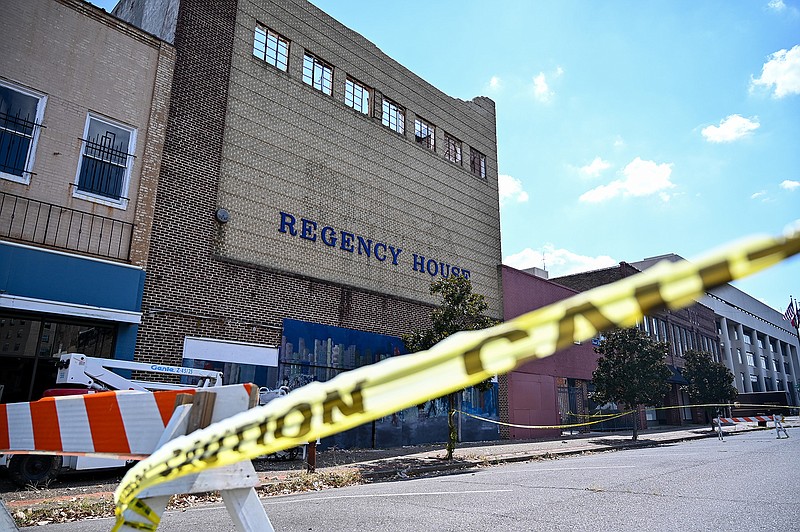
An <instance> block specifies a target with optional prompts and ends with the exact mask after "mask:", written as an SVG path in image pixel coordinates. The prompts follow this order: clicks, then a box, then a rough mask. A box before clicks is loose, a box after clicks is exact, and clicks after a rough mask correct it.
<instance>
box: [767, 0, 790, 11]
mask: <svg viewBox="0 0 800 532" xmlns="http://www.w3.org/2000/svg"><path fill="white" fill-rule="evenodd" d="M767 7H768V8H770V9H772V10H773V11H783V10H784V9H786V4H784V3H783V0H770V2H769V3H768V4H767Z"/></svg>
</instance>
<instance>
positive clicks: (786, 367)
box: [736, 348, 792, 375]
mask: <svg viewBox="0 0 800 532" xmlns="http://www.w3.org/2000/svg"><path fill="white" fill-rule="evenodd" d="M736 356H737V358H738V359H739V364H744V359H743V358H742V350H741V349H738V348H737V349H736ZM745 357H746V359H747V365H748V366H751V367H756V359H755V355H753V353H751V352H749V351H747V352H745ZM760 358H761V366H760V367H761V368H763V369H765V370H769V369H772V371H774V372H776V373H777V372H779V371H780V369H779V368H780V367H781V362H778V361H777V360H775V359H774V358H773V359H769V358H767V357H766V356H765V355H761V357H760ZM770 360H772V368H770V364H769V361H770ZM783 372H784V373H786V374H787V375H791V374H792V368H791V365H790V364H789V363H788V362H783Z"/></svg>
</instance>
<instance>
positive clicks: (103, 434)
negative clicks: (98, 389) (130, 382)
mask: <svg viewBox="0 0 800 532" xmlns="http://www.w3.org/2000/svg"><path fill="white" fill-rule="evenodd" d="M83 404H84V405H85V406H86V414H87V416H88V418H89V429H90V430H91V433H92V441H93V442H94V450H95V452H98V453H123V454H129V453H130V452H131V449H130V446H129V445H128V440H127V438H125V439H123V438H122V437H121V435H122V434H125V423H124V422H123V421H122V413H121V412H120V410H119V404H118V403H117V393H116V392H103V393H96V394H93V395H92V397H90V398H88V399H87V400H84V402H83Z"/></svg>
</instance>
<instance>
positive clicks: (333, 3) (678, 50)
mask: <svg viewBox="0 0 800 532" xmlns="http://www.w3.org/2000/svg"><path fill="white" fill-rule="evenodd" d="M96 3H97V4H98V5H100V6H101V7H106V8H107V9H108V8H109V7H108V6H109V5H113V4H114V2H105V3H104V2H99V1H98V2H96ZM313 3H314V4H315V5H317V6H318V7H320V8H321V9H323V10H324V11H326V12H328V13H329V14H330V15H332V16H333V17H334V18H336V19H338V20H339V21H341V22H342V23H344V24H345V25H347V26H349V27H350V28H352V29H354V30H356V31H357V32H359V33H361V34H362V35H364V36H365V37H366V38H367V39H369V40H370V41H372V42H374V43H375V44H376V45H377V46H378V47H379V48H381V50H383V51H384V52H385V53H387V54H388V55H390V56H391V57H393V58H394V59H396V60H397V61H399V62H400V63H401V64H403V65H404V66H406V67H407V68H409V69H410V70H412V71H413V72H415V73H416V74H418V75H420V76H421V77H422V78H424V79H425V80H427V81H428V82H430V83H432V84H433V85H434V86H436V87H438V88H439V89H441V90H442V91H444V92H445V93H447V94H449V95H451V96H455V97H458V98H462V99H471V98H473V97H475V96H478V95H485V96H489V97H491V98H492V99H494V101H495V103H496V108H497V141H498V167H499V172H500V192H501V222H502V246H503V260H504V262H505V263H506V264H509V265H511V266H515V267H520V268H523V267H531V266H538V267H542V266H543V264H544V265H546V268H547V270H548V271H549V272H550V275H551V277H553V276H558V275H562V274H565V273H572V272H575V271H582V270H586V269H593V268H598V267H605V266H610V265H614V264H616V263H618V262H619V261H623V260H624V261H628V262H634V261H637V260H641V259H643V258H645V257H651V256H655V255H662V254H666V253H677V254H679V255H682V256H684V257H686V258H689V259H691V258H693V257H697V256H700V255H702V254H703V253H704V252H706V251H707V250H710V249H713V248H716V247H718V246H720V245H722V244H726V243H730V242H733V241H735V240H737V239H740V238H742V237H745V236H747V235H752V234H771V235H777V234H780V233H781V232H782V231H783V230H784V229H785V228H786V227H787V226H789V225H790V224H797V223H800V0H751V1H747V2H744V1H743V2H730V1H727V0H725V1H723V0H719V1H700V2H698V1H694V0H692V1H689V0H677V1H670V2H666V1H659V2H641V1H638V0H627V1H625V0H622V1H614V2H593V1H589V0H585V1H555V0H553V1H536V2H530V1H527V0H504V1H503V2H487V1H485V0H457V1H456V0H437V1H436V2H431V1H429V0H426V1H422V0H404V1H403V2H394V3H391V4H389V3H376V2H375V1H374V0H313ZM736 284H737V286H739V287H740V288H741V289H743V290H745V291H746V292H748V293H749V294H751V295H752V296H754V297H756V298H758V299H761V300H762V301H764V302H766V303H767V304H769V305H771V306H773V307H775V308H777V309H779V310H781V311H782V310H784V309H785V308H786V306H787V304H788V300H789V295H790V294H791V295H794V296H795V297H800V259H798V258H795V259H792V260H789V261H786V262H785V263H783V264H781V265H779V266H776V267H773V268H771V269H770V270H767V271H765V272H762V273H760V274H758V275H756V276H754V277H751V278H749V279H746V280H743V281H740V282H738V283H736Z"/></svg>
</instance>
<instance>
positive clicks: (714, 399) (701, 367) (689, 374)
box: [683, 350, 739, 430]
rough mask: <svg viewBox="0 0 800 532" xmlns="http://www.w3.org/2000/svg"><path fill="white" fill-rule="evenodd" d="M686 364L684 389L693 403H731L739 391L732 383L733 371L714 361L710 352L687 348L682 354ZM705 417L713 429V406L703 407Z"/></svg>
mask: <svg viewBox="0 0 800 532" xmlns="http://www.w3.org/2000/svg"><path fill="white" fill-rule="evenodd" d="M683 358H684V360H685V361H686V366H685V367H684V368H683V376H684V378H685V379H686V380H687V381H689V384H688V385H687V386H684V389H685V390H686V392H687V393H688V394H689V399H691V401H692V403H695V404H714V403H732V402H734V401H735V400H736V397H737V396H738V395H739V392H737V391H736V387H735V386H734V385H733V379H734V376H733V373H731V370H729V369H728V368H727V367H725V365H724V364H720V363H719V362H714V359H713V358H711V354H710V353H706V352H704V351H695V350H689V351H686V353H684V355H683ZM704 408H705V412H706V417H707V418H708V420H709V423H711V430H714V421H713V419H714V416H713V410H714V408H713V407H704Z"/></svg>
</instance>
